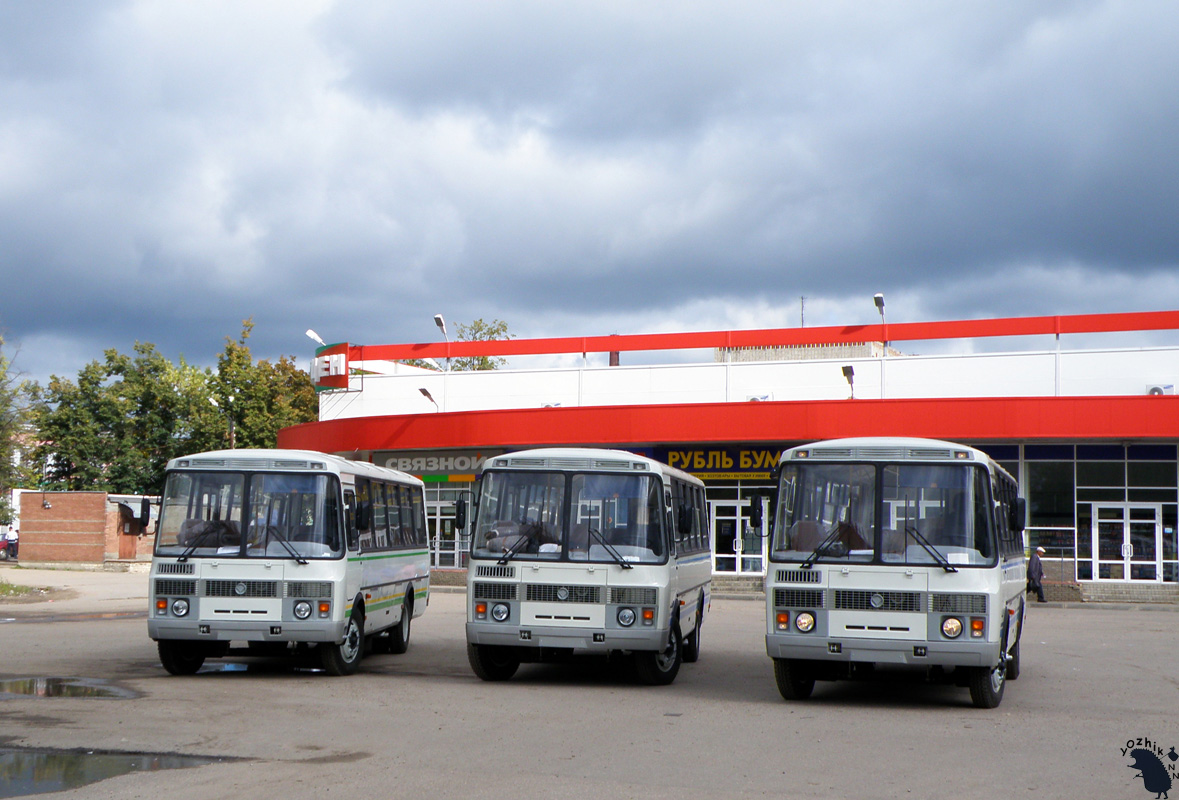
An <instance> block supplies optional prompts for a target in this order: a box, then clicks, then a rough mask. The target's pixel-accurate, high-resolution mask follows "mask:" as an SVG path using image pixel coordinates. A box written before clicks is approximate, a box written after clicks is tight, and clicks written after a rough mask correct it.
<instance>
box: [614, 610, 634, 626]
mask: <svg viewBox="0 0 1179 800" xmlns="http://www.w3.org/2000/svg"><path fill="white" fill-rule="evenodd" d="M618 624H619V625H621V626H622V627H624V628H629V627H630V626H631V625H634V624H635V610H634V609H633V608H620V609H618Z"/></svg>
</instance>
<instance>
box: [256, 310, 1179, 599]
mask: <svg viewBox="0 0 1179 800" xmlns="http://www.w3.org/2000/svg"><path fill="white" fill-rule="evenodd" d="M1176 331H1179V312H1170V311H1168V312H1144V313H1137V314H1102V315H1084V316H1072V317H1035V318H1018V319H998V320H967V321H950V322H932V323H908V324H900V325H896V324H894V325H888V326H885V325H876V326H847V327H830V328H811V329H801V328H795V329H774V330H762V331H720V332H709V333H682V334H657V335H636V336H603V337H587V338H569V339H534V340H507V341H501V342H453V343H434V344H407V345H383V346H357V345H349V344H340V345H332V346H327V347H323V348H320V349H319V352H317V361H316V366H315V368H314V369H313V374H314V376H315V377H316V379H317V383H318V384H319V385H320V388H323V389H325V391H323V392H322V393H321V394H320V421H319V422H318V423H311V424H308V425H302V426H296V427H294V428H289V429H287V430H285V431H283V432H282V433H281V434H280V438H279V443H280V445H281V446H284V447H308V448H313V449H319V450H323V451H327V452H335V453H339V454H342V455H348V456H351V457H359V458H363V459H367V460H372V461H375V462H378V463H381V464H387V465H389V466H393V467H396V468H399V469H402V470H405V471H407V472H410V473H412V474H415V475H418V476H420V477H422V478H423V480H425V481H426V482H427V485H428V487H429V492H428V494H429V498H428V499H429V500H430V506H431V531H432V540H433V544H432V546H433V557H434V563H435V565H436V566H440V567H447V566H461V565H462V564H463V553H464V548H465V544H466V543H465V540H464V538H463V536H462V534H461V532H456V531H455V530H454V525H453V511H454V505H455V502H456V501H457V499H458V498H459V497H461V496H463V495H464V494H466V493H469V492H470V490H471V488H472V485H473V481H474V477H475V475H476V473H477V472H478V469H479V466H480V464H481V462H482V460H483V459H485V458H487V457H489V456H491V455H496V454H499V453H503V452H507V451H510V450H518V449H524V448H527V447H534V446H549V445H585V446H609V447H621V448H624V449H629V450H632V451H634V452H639V453H642V454H644V455H648V456H652V457H654V458H657V459H659V460H661V461H664V462H666V463H669V464H671V465H672V466H675V467H679V468H681V469H685V470H687V471H689V472H693V473H694V474H696V475H698V476H699V477H701V478H702V479H703V480H704V481H705V483H706V485H707V486H708V500H709V519H710V522H711V524H712V537H713V567H714V571H715V573H716V574H718V575H750V576H759V575H762V574H764V569H765V539H764V537H763V535H762V532H761V531H757V530H754V529H753V528H752V527H751V526H750V525H749V522H748V520H749V517H750V509H751V507H752V505H753V504H758V503H764V502H765V492H764V490H765V489H768V488H769V487H770V486H771V483H772V473H773V470H774V467H775V466H776V464H777V457H778V454H779V453H780V452H781V451H782V450H783V449H785V448H787V447H791V446H794V445H797V444H801V443H805V442H809V441H815V440H818V439H828V438H838V437H843V436H862V435H867V436H871V435H897V436H925V437H929V438H939V439H949V440H953V441H959V442H962V443H965V444H970V445H972V446H975V447H978V448H980V449H982V450H985V451H986V452H988V453H989V454H991V456H992V457H993V458H995V459H996V460H998V461H1000V462H1001V463H1003V464H1004V466H1006V467H1007V468H1008V470H1009V471H1011V473H1012V474H1013V475H1016V476H1017V477H1018V479H1019V482H1020V487H1021V492H1022V494H1023V495H1024V496H1025V497H1027V498H1028V508H1029V511H1028V514H1029V519H1028V526H1029V528H1028V530H1029V540H1030V545H1031V546H1033V547H1034V546H1036V545H1043V546H1045V547H1046V548H1047V549H1048V551H1049V556H1050V559H1051V560H1052V561H1053V562H1054V564H1055V570H1054V571H1053V572H1052V575H1053V577H1054V578H1055V579H1058V580H1061V581H1064V582H1069V583H1074V582H1075V583H1076V584H1077V585H1078V586H1080V587H1082V588H1083V589H1085V590H1086V591H1087V592H1088V594H1090V595H1093V596H1099V595H1100V592H1101V590H1102V589H1109V588H1111V587H1117V588H1118V589H1119V590H1120V591H1122V593H1123V594H1124V595H1125V596H1133V597H1143V598H1149V597H1154V596H1157V595H1159V594H1161V595H1168V594H1169V593H1172V591H1174V592H1177V593H1179V542H1177V539H1176V531H1177V528H1179V524H1177V512H1179V472H1177V469H1179V458H1177V456H1179V453H1177V451H1176V447H1177V444H1179V398H1177V397H1176V395H1175V394H1174V386H1175V384H1176V383H1179V335H1176ZM1160 332H1162V333H1160ZM1000 337H1006V338H1000ZM1103 338H1105V339H1110V340H1116V342H1117V344H1118V345H1119V346H1112V345H1111V346H1103V344H1104V343H1103V342H1102V339H1103ZM1160 338H1161V339H1164V340H1165V339H1168V338H1174V339H1175V340H1176V341H1175V343H1174V344H1170V343H1164V344H1162V345H1160V344H1158V343H1157V341H1158V340H1159V339H1160ZM1135 339H1141V340H1143V341H1145V340H1147V339H1151V340H1153V342H1154V343H1152V344H1151V345H1149V346H1146V345H1143V346H1139V347H1133V346H1131V347H1127V346H1125V343H1126V341H1127V340H1129V341H1131V342H1133V341H1134V340H1135ZM932 341H937V342H939V343H940V345H941V347H943V348H945V347H946V343H949V347H950V349H955V348H957V349H958V350H961V351H963V352H957V353H954V352H951V353H940V354H936V355H906V354H904V353H905V351H917V350H920V349H922V347H923V346H927V345H928V343H929V342H932ZM980 341H984V342H1001V343H1002V342H1005V343H1008V344H1010V343H1012V342H1016V343H1019V344H1020V345H1025V344H1026V346H1021V347H1015V346H1012V347H1011V348H1010V349H1006V350H1004V351H1001V352H985V353H977V352H969V350H971V349H974V348H976V347H977V346H978V343H979V342H980ZM1077 341H1084V342H1085V347H1083V348H1082V347H1077V346H1076V345H1075V344H1074V342H1077ZM881 342H887V343H888V346H887V347H885V346H882V345H881V344H880V343H881ZM1094 343H1095V344H1094ZM604 353H614V354H623V357H622V358H618V359H612V360H616V361H617V360H625V361H636V362H637V361H639V360H640V359H642V360H643V361H644V362H645V363H641V364H639V363H634V364H627V365H622V366H608V365H606V364H605V363H604V359H603V358H602V357H601V354H604ZM640 354H641V355H640ZM477 355H486V356H492V357H506V358H508V359H510V365H509V368H505V369H499V370H494V371H481V372H448V371H445V370H428V369H416V368H412V367H406V366H404V365H403V364H398V363H396V362H398V361H401V360H405V359H415V358H433V359H435V360H437V361H438V362H439V363H445V360H446V359H449V358H454V357H468V356H477ZM528 358H532V359H533V360H534V361H535V360H537V358H542V359H545V360H547V361H548V362H549V363H562V364H567V363H568V364H572V366H538V367H532V368H528V367H518V366H515V363H516V362H517V361H520V360H524V359H528ZM764 358H768V359H770V360H758V359H764ZM1127 593H1128V594H1127Z"/></svg>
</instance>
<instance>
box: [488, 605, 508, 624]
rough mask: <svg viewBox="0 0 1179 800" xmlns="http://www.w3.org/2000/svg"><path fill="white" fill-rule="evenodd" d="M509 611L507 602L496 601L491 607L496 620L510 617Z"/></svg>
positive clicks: (492, 615) (500, 620)
mask: <svg viewBox="0 0 1179 800" xmlns="http://www.w3.org/2000/svg"><path fill="white" fill-rule="evenodd" d="M509 613H510V612H509V609H508V606H507V604H506V603H496V604H495V605H493V606H492V607H491V618H492V619H493V620H495V621H496V622H503V621H504V620H505V619H507V618H508V614H509Z"/></svg>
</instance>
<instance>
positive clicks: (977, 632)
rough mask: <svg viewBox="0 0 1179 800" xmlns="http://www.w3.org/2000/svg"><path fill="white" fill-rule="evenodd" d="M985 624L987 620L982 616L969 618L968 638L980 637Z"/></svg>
mask: <svg viewBox="0 0 1179 800" xmlns="http://www.w3.org/2000/svg"><path fill="white" fill-rule="evenodd" d="M986 626H987V621H986V620H985V619H983V618H982V617H971V618H970V638H972V639H981V638H982V635H983V631H984V629H985V628H986Z"/></svg>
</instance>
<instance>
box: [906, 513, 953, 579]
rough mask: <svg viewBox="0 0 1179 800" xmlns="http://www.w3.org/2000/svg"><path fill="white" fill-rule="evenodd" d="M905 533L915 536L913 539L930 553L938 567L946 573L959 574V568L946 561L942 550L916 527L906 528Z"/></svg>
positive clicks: (909, 526) (907, 526) (908, 526)
mask: <svg viewBox="0 0 1179 800" xmlns="http://www.w3.org/2000/svg"><path fill="white" fill-rule="evenodd" d="M905 533H906V534H910V533H911V534H913V538H914V539H916V540H917V544H919V545H921V546H922V547H924V548H925V551H926V552H927V553H929V554H930V555H931V556H933V560H934V561H936V562H937V565H938V566H939V567H941V568H942V569H944V570H945V571H946V572H957V571H958V568H957V567H954V566H951V565H950V562H949V561H948V560H947V559H946V557H945V556H944V555H943V554H942V552H941V551H940V550H938V549H937V548H936V547H934V546H933V545H932V544H930V543H929V541H928V540H927V539H926V538H925V537H924V536H922V535H921V532H920V531H918V530H917V528H916V527H914V526H913V525H906V526H905Z"/></svg>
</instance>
